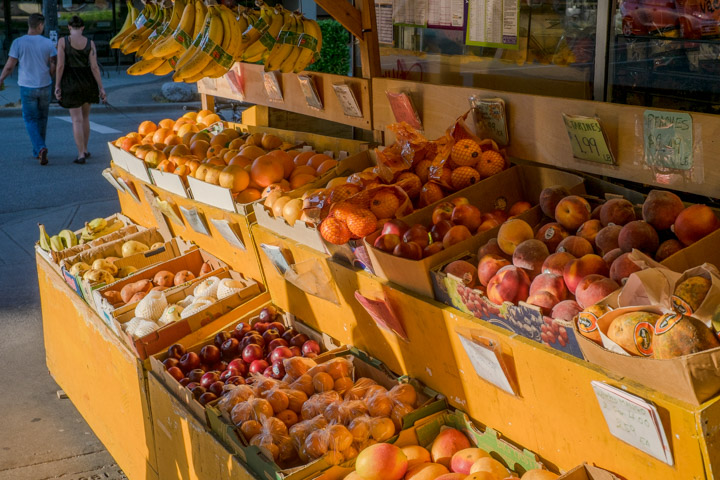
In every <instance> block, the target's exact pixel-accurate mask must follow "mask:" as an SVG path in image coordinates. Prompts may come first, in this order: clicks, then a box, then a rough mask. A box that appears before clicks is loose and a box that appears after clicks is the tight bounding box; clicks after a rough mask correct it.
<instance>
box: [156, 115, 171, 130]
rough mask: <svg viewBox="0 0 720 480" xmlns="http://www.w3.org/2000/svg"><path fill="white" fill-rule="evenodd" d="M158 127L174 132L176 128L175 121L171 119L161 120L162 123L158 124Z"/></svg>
mask: <svg viewBox="0 0 720 480" xmlns="http://www.w3.org/2000/svg"><path fill="white" fill-rule="evenodd" d="M158 126H159V127H160V128H167V129H170V130H172V128H173V127H174V126H175V120H172V119H170V118H163V119H162V120H160V123H158Z"/></svg>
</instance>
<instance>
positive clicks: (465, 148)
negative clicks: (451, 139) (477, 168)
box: [450, 138, 482, 167]
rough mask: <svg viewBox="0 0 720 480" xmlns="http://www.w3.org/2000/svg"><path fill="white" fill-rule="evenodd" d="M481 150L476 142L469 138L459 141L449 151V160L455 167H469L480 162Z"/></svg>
mask: <svg viewBox="0 0 720 480" xmlns="http://www.w3.org/2000/svg"><path fill="white" fill-rule="evenodd" d="M481 155H482V149H481V148H480V145H478V144H477V142H476V141H474V140H471V139H469V138H465V139H463V140H460V141H458V142H456V143H455V145H453V147H452V150H451V151H450V158H451V159H452V161H453V162H455V164H456V165H458V166H461V167H469V166H471V165H475V164H476V163H478V160H480V156H481Z"/></svg>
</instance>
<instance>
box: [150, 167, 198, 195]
mask: <svg viewBox="0 0 720 480" xmlns="http://www.w3.org/2000/svg"><path fill="white" fill-rule="evenodd" d="M150 177H152V180H153V181H152V183H154V184H155V185H157V186H158V187H159V188H162V189H163V190H167V191H168V192H170V193H174V194H175V195H178V196H181V197H183V198H192V194H191V193H190V187H188V183H187V180H185V179H184V178H183V177H181V176H180V175H176V174H174V173H171V172H162V171H160V170H158V169H156V168H151V169H150Z"/></svg>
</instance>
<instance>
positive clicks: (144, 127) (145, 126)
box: [138, 120, 157, 137]
mask: <svg viewBox="0 0 720 480" xmlns="http://www.w3.org/2000/svg"><path fill="white" fill-rule="evenodd" d="M155 130H157V125H155V122H151V121H150V120H145V121H144V122H142V123H141V124H140V126H139V127H138V133H139V134H140V135H142V136H143V137H144V136H145V135H147V134H148V133H152V132H154V131H155Z"/></svg>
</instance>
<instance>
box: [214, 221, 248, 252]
mask: <svg viewBox="0 0 720 480" xmlns="http://www.w3.org/2000/svg"><path fill="white" fill-rule="evenodd" d="M210 221H211V222H212V224H213V225H214V226H215V228H216V229H217V231H218V232H220V235H221V236H222V237H223V238H224V239H225V240H226V241H227V242H228V243H229V244H230V245H232V246H233V247H236V248H239V249H241V250H245V249H246V248H245V243H243V241H242V240H241V239H240V234H239V233H238V232H237V230H236V227H235V225H236V224H235V223H233V224H230V222H228V221H227V220H223V219H221V218H211V219H210Z"/></svg>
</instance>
